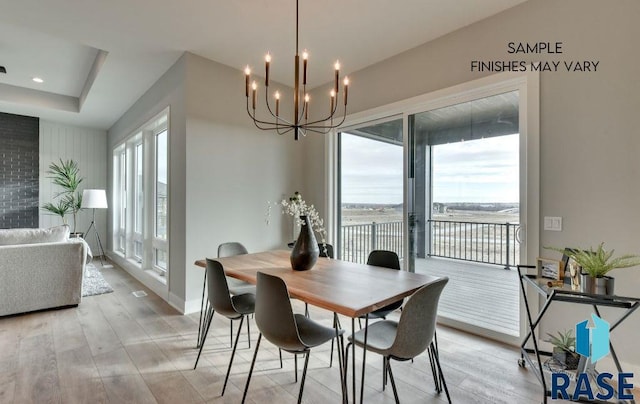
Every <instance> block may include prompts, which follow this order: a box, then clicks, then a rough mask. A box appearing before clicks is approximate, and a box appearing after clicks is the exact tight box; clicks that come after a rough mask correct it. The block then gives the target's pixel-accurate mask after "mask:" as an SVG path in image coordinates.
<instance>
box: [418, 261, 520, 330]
mask: <svg viewBox="0 0 640 404" xmlns="http://www.w3.org/2000/svg"><path fill="white" fill-rule="evenodd" d="M415 268H416V272H417V273H421V274H427V275H435V276H448V277H449V283H448V284H447V287H446V288H445V289H444V291H443V292H442V296H441V297H440V306H439V312H438V314H439V315H440V316H441V317H446V318H449V319H452V320H456V321H460V322H463V323H466V324H471V325H474V326H477V327H480V328H486V329H489V330H492V331H496V332H499V333H502V334H506V335H511V336H518V335H519V334H520V306H519V305H520V284H519V283H518V272H517V271H516V270H515V269H512V270H508V271H507V270H505V269H504V268H502V267H500V266H497V265H487V264H478V263H474V262H465V261H457V260H450V259H443V258H419V259H416V266H415Z"/></svg>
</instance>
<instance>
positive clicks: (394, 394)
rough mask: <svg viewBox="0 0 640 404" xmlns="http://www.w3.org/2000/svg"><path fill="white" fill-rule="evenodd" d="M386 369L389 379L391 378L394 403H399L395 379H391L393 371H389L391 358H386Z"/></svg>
mask: <svg viewBox="0 0 640 404" xmlns="http://www.w3.org/2000/svg"><path fill="white" fill-rule="evenodd" d="M387 371H388V372H389V379H391V387H392V388H393V397H394V398H395V399H396V404H400V400H399V399H398V390H397V389H396V381H395V380H394V379H393V372H391V360H387Z"/></svg>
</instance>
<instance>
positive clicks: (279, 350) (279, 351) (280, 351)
mask: <svg viewBox="0 0 640 404" xmlns="http://www.w3.org/2000/svg"><path fill="white" fill-rule="evenodd" d="M278 353H279V354H280V369H282V367H283V366H282V349H280V348H278Z"/></svg>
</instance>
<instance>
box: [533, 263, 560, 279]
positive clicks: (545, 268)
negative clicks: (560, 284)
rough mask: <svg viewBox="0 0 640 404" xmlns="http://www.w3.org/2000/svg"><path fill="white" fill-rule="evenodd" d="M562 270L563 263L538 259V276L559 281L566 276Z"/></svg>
mask: <svg viewBox="0 0 640 404" xmlns="http://www.w3.org/2000/svg"><path fill="white" fill-rule="evenodd" d="M562 269H563V268H562V262H561V261H555V260H550V259H547V258H538V276H541V277H543V278H547V279H553V280H554V281H557V280H560V279H562V277H563V276H564V273H563V271H562Z"/></svg>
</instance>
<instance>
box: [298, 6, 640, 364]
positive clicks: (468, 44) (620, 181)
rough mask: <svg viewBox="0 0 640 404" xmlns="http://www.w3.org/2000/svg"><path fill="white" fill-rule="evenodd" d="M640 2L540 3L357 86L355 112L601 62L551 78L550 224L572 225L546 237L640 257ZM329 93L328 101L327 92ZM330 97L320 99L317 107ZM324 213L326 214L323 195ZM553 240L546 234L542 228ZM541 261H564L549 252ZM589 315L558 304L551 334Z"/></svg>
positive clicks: (621, 287) (619, 273) (543, 242)
mask: <svg viewBox="0 0 640 404" xmlns="http://www.w3.org/2000/svg"><path fill="white" fill-rule="evenodd" d="M639 19H640V2H638V1H636V0H618V1H615V2H604V1H600V0H564V1H555V0H535V1H533V0H532V1H528V2H526V3H523V4H522V5H519V6H517V7H514V8H512V9H509V10H507V11H505V12H503V13H500V14H498V15H496V16H494V17H491V18H488V19H485V20H483V21H480V22H478V23H475V24H473V25H470V26H468V27H466V28H463V29H461V30H458V31H456V32H454V33H452V34H449V35H446V36H444V37H441V38H439V39H436V40H434V41H431V42H429V43H426V44H424V45H422V46H419V47H417V48H414V49H412V50H409V51H407V52H404V53H402V54H400V55H397V56H395V57H393V58H391V59H388V60H386V61H383V62H381V63H378V64H376V65H374V66H372V67H370V68H367V69H364V70H362V71H359V72H356V73H354V74H351V75H350V77H351V83H352V86H351V87H352V88H351V89H350V92H349V99H350V101H349V103H350V112H351V113H354V112H358V111H365V110H368V109H371V108H374V107H379V106H382V105H385V104H389V103H392V102H395V101H399V100H403V99H406V98H409V97H412V96H416V95H420V94H424V93H429V92H432V91H434V90H438V89H442V88H447V87H450V86H453V85H456V84H460V83H463V82H467V81H471V80H474V79H477V78H480V77H482V76H484V75H488V74H492V73H477V72H471V71H470V61H471V60H477V59H480V60H486V61H489V60H511V59H524V60H543V61H544V60H556V59H560V60H566V61H572V60H599V61H600V64H599V67H598V71H597V72H596V73H593V72H592V73H586V72H574V73H568V72H545V73H541V77H540V195H539V198H540V218H541V219H542V218H543V217H544V216H562V217H563V231H562V232H550V231H541V232H540V240H539V242H540V246H541V247H542V246H558V247H564V246H576V247H588V246H592V245H593V246H595V245H597V244H598V243H600V242H601V241H605V242H606V246H608V247H613V248H615V249H616V251H618V252H621V253H622V252H624V253H631V252H635V253H640V236H638V229H639V228H640V214H639V213H638V207H639V206H640V187H639V186H638V177H639V175H640V158H638V156H639V155H640V136H638V130H637V122H636V121H637V114H638V107H640V80H638V74H639V73H640V69H639V66H640V55H639V53H638V52H637V41H636V39H637V38H640V24H638V23H637V21H638V20H639ZM512 41H513V42H525V41H529V42H536V41H551V42H555V41H561V42H563V43H564V53H563V54H562V55H535V54H534V55H529V56H527V55H521V54H520V55H509V54H508V53H507V43H508V42H512ZM316 91H317V92H323V93H324V91H326V89H317V90H316ZM318 96H319V95H316V96H315V97H312V98H315V99H317V98H318ZM305 142H306V145H307V147H308V150H309V152H308V153H307V154H306V157H307V159H309V160H311V161H310V162H308V165H309V166H312V167H313V170H309V171H307V172H306V173H305V178H306V179H307V181H308V182H310V183H322V182H323V181H324V169H325V166H324V160H323V159H322V154H316V153H313V152H311V151H312V150H321V147H322V143H323V142H324V140H323V139H319V138H315V139H309V140H306V141H305ZM316 198H318V199H316V200H314V202H316V203H319V204H322V203H323V201H322V198H321V195H320V194H318V195H316ZM540 227H541V228H542V224H540ZM539 254H540V255H541V256H547V257H556V256H557V258H560V257H559V254H556V253H553V252H550V251H547V250H541V251H540V252H539ZM613 275H614V276H615V277H616V290H617V292H618V294H621V295H630V296H638V290H640V268H632V269H622V270H616V271H614V272H613ZM584 315H586V310H584V311H583V310H580V309H579V308H576V307H575V306H569V305H566V304H565V305H563V304H558V305H557V306H556V307H555V308H554V309H553V313H551V316H550V317H551V318H550V321H547V322H546V324H544V328H545V329H546V330H548V331H553V330H557V329H565V328H571V327H573V325H574V324H575V322H576V321H577V320H580V319H582V318H583V317H584ZM639 332H640V316H634V317H632V318H630V319H629V320H628V321H627V322H626V323H625V324H624V325H623V326H621V327H620V328H619V329H617V330H616V331H615V332H614V333H613V334H612V340H613V341H614V343H616V344H618V346H619V354H620V355H622V356H623V359H624V360H625V361H627V362H631V363H633V364H636V365H640V351H639V350H637V349H635V347H636V345H637V336H638V334H639Z"/></svg>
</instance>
